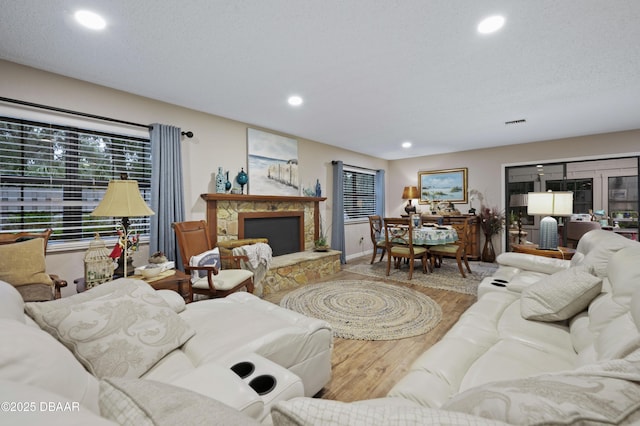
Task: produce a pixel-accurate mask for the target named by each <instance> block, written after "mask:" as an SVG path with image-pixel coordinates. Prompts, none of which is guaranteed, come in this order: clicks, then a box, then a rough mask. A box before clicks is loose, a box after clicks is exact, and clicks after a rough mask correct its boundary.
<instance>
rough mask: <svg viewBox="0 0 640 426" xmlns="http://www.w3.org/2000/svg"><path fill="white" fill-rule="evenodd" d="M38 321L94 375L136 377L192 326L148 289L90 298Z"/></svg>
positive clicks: (183, 338)
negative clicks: (52, 331) (53, 333)
mask: <svg viewBox="0 0 640 426" xmlns="http://www.w3.org/2000/svg"><path fill="white" fill-rule="evenodd" d="M42 321H43V322H44V323H45V324H47V325H48V327H50V328H53V329H55V336H56V337H57V339H58V340H60V341H61V342H62V343H64V344H65V345H66V346H67V347H68V348H69V349H70V350H71V351H72V352H73V353H74V355H75V356H76V358H77V359H78V360H79V361H80V362H81V363H82V364H83V365H84V366H85V367H86V368H87V370H89V372H91V373H92V374H93V375H94V376H96V377H98V378H101V377H106V376H114V377H140V376H141V375H142V374H144V373H145V372H146V371H147V370H148V369H149V368H151V367H152V366H153V365H154V364H155V363H156V362H158V361H159V360H160V359H162V358H163V357H164V356H165V355H166V354H168V353H169V352H171V351H172V350H174V349H176V348H178V347H180V346H182V344H184V343H185V342H186V341H187V340H188V339H189V338H191V337H192V336H193V335H194V334H195V331H194V330H193V329H192V328H191V327H190V326H189V325H188V324H187V323H186V322H185V321H184V320H183V319H182V318H180V317H179V316H178V314H176V313H175V312H174V311H173V309H171V308H170V307H169V306H168V305H167V304H166V302H164V300H163V299H162V298H161V297H160V296H158V295H156V294H153V293H151V294H150V293H144V294H142V295H139V297H136V296H132V295H131V294H125V295H122V296H121V297H119V298H115V299H114V298H111V297H109V298H106V299H101V298H98V299H95V300H89V301H86V302H83V303H79V304H74V305H72V306H70V307H62V308H60V309H57V310H54V311H51V312H47V313H45V314H44V315H43V317H42Z"/></svg>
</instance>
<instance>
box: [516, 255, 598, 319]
mask: <svg viewBox="0 0 640 426" xmlns="http://www.w3.org/2000/svg"><path fill="white" fill-rule="evenodd" d="M601 289H602V279H601V278H599V277H596V276H594V275H592V274H590V273H589V272H588V271H587V269H586V268H585V267H581V266H577V267H572V268H569V269H566V270H564V271H560V272H556V273H555V274H553V275H549V276H548V277H546V278H543V279H541V280H540V281H538V282H537V283H535V284H532V285H530V286H529V287H526V288H525V289H524V290H523V291H522V295H521V296H520V311H521V314H522V317H523V318H525V319H529V320H537V321H562V320H565V319H568V318H571V317H572V316H574V315H575V314H577V313H579V312H581V311H583V310H584V309H585V308H586V307H587V306H589V303H590V302H591V301H592V300H593V299H594V298H595V297H596V296H597V295H598V294H600V291H601Z"/></svg>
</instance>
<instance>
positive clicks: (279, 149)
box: [247, 128, 300, 196]
mask: <svg viewBox="0 0 640 426" xmlns="http://www.w3.org/2000/svg"><path fill="white" fill-rule="evenodd" d="M247 157H248V158H247V169H248V170H247V172H248V175H249V183H248V185H249V190H248V192H247V193H248V194H251V195H290V196H294V195H299V194H300V190H299V185H300V184H299V182H300V179H299V175H298V141H297V140H295V139H291V138H287V137H284V136H280V135H274V134H273V133H267V132H263V131H261V130H256V129H251V128H249V129H247Z"/></svg>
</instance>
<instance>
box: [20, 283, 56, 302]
mask: <svg viewBox="0 0 640 426" xmlns="http://www.w3.org/2000/svg"><path fill="white" fill-rule="evenodd" d="M16 289H17V290H18V292H19V293H20V294H21V295H22V299H23V300H24V301H25V302H48V301H49V300H53V289H52V288H51V286H50V285H48V284H29V285H21V286H18V287H16Z"/></svg>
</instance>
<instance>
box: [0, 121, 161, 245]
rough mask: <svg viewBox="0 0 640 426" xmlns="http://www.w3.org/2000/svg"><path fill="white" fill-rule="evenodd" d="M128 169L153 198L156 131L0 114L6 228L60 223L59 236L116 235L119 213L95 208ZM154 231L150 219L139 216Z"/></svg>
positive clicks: (0, 191)
mask: <svg viewBox="0 0 640 426" xmlns="http://www.w3.org/2000/svg"><path fill="white" fill-rule="evenodd" d="M121 173H127V175H128V178H129V179H133V180H137V181H138V185H139V187H140V192H141V193H142V195H143V197H144V199H145V200H146V201H147V202H149V198H150V183H151V146H150V141H149V139H148V138H141V137H135V136H126V135H120V134H115V133H105V132H98V131H92V130H87V129H81V128H77V127H68V126H60V125H55V124H50V123H44V122H38V121H27V120H20V119H15V118H9V117H0V201H1V203H0V232H17V231H36V232H39V231H42V230H43V229H45V228H53V234H52V236H51V240H52V241H56V240H57V241H79V240H83V239H89V238H93V235H94V234H95V233H96V232H98V233H100V234H101V235H103V236H108V237H112V236H114V235H115V225H116V224H117V223H118V222H119V218H103V217H92V216H90V215H89V214H90V213H91V212H92V211H93V209H94V208H95V207H96V206H97V205H98V203H99V202H100V200H101V199H102V197H103V195H104V193H105V191H106V188H107V184H108V183H109V181H110V180H113V179H120V174H121ZM131 228H132V229H135V230H136V232H138V233H139V234H146V233H148V232H149V218H148V217H143V218H131Z"/></svg>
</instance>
